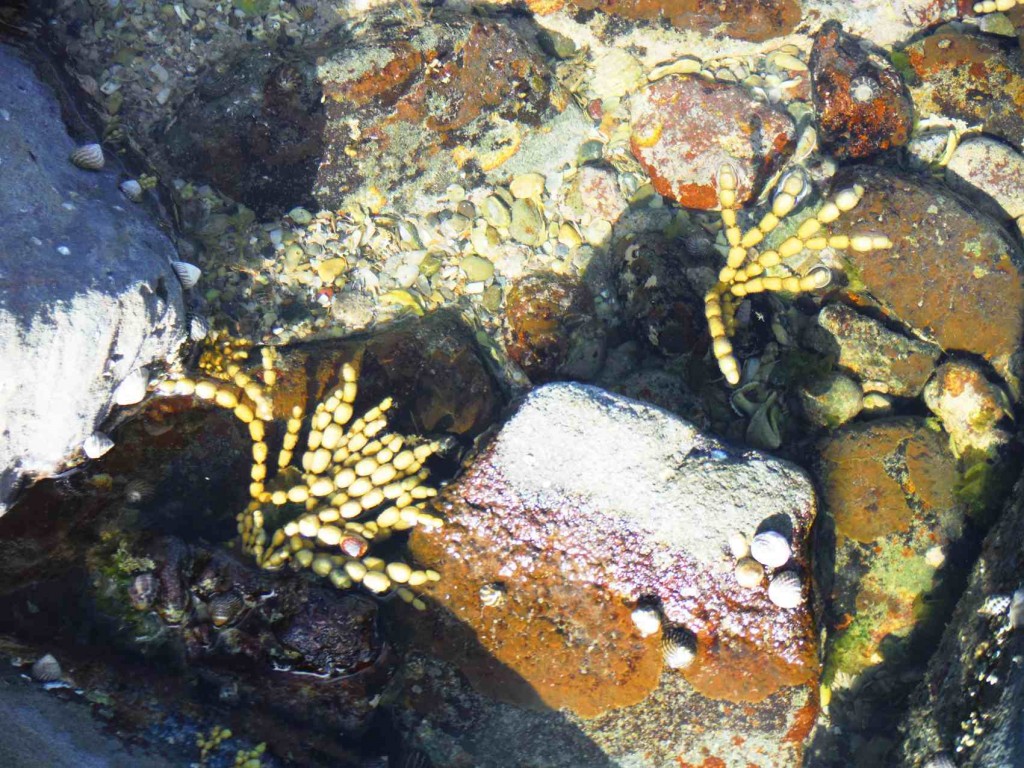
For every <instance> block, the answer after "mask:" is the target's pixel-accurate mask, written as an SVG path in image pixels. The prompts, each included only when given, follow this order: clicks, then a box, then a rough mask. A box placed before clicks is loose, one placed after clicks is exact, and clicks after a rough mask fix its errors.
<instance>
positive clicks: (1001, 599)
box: [978, 595, 1013, 616]
mask: <svg viewBox="0 0 1024 768" xmlns="http://www.w3.org/2000/svg"><path fill="white" fill-rule="evenodd" d="M1012 602H1013V596H1012V595H989V596H988V597H986V598H985V599H984V600H983V601H982V602H981V605H980V606H979V607H978V613H980V614H981V615H982V616H1002V615H1003V614H1005V613H1006V612H1007V611H1008V610H1010V603H1012Z"/></svg>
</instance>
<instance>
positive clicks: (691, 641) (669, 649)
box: [661, 627, 697, 669]
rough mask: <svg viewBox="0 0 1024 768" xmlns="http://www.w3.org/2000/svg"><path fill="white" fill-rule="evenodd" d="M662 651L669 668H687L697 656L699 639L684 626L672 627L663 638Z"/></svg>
mask: <svg viewBox="0 0 1024 768" xmlns="http://www.w3.org/2000/svg"><path fill="white" fill-rule="evenodd" d="M661 653H662V656H663V657H664V659H665V666H666V667H668V668H669V669H686V668H687V667H688V666H690V665H691V664H692V663H693V660H694V659H695V658H697V640H696V638H695V637H694V636H693V633H691V632H689V631H688V630H686V629H683V628H682V627H672V628H670V629H668V630H666V631H665V633H664V635H663V636H662V638H661Z"/></svg>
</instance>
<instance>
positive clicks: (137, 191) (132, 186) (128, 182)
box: [117, 179, 142, 203]
mask: <svg viewBox="0 0 1024 768" xmlns="http://www.w3.org/2000/svg"><path fill="white" fill-rule="evenodd" d="M117 187H118V189H120V190H121V194H123V195H124V196H125V197H127V198H128V199H129V200H131V201H132V202H133V203H137V202H139V201H140V200H142V185H141V184H139V182H137V181H136V180H135V179H125V180H124V181H122V182H121V183H120V184H118V185H117Z"/></svg>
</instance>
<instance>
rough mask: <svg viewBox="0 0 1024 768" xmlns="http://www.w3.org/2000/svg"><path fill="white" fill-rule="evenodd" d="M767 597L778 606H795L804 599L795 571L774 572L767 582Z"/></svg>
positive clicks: (798, 576)
mask: <svg viewBox="0 0 1024 768" xmlns="http://www.w3.org/2000/svg"><path fill="white" fill-rule="evenodd" d="M768 599H769V600H771V601H772V602H773V603H775V604H776V605H777V606H779V608H796V607H797V606H799V605H800V604H801V603H802V602H803V599H804V595H803V585H801V583H800V575H799V574H798V573H797V572H796V571H782V572H781V573H777V574H775V576H774V577H773V578H772V580H771V582H770V583H769V584H768Z"/></svg>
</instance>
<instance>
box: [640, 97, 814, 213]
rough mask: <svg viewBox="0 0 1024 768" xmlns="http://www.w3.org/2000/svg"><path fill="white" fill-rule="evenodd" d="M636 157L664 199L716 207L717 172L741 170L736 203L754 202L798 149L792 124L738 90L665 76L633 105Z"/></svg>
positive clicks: (710, 207) (738, 171) (698, 206)
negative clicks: (726, 168) (723, 168)
mask: <svg viewBox="0 0 1024 768" xmlns="http://www.w3.org/2000/svg"><path fill="white" fill-rule="evenodd" d="M631 109H632V120H633V125H632V130H633V132H632V137H631V139H630V144H631V147H632V150H633V154H634V155H635V156H636V158H637V160H639V161H640V164H641V165H643V167H644V169H645V170H646V171H647V173H648V174H650V176H651V181H652V182H653V183H654V188H655V189H656V190H657V191H658V193H659V194H661V195H664V196H665V197H669V198H671V199H673V200H675V201H677V202H678V203H679V204H680V205H682V206H684V207H686V208H701V209H704V210H711V209H714V208H717V207H718V170H719V168H720V167H721V165H722V164H723V163H730V164H731V165H732V166H733V167H734V168H735V169H736V171H737V181H738V188H737V192H736V199H737V201H738V202H740V203H742V202H743V201H745V200H748V199H750V198H751V197H754V196H756V195H757V194H758V193H759V192H760V189H761V186H762V185H763V184H764V182H765V181H766V180H767V179H768V178H769V177H770V176H771V175H772V173H774V172H775V170H776V169H777V168H778V167H779V165H780V164H781V163H782V161H783V160H784V159H785V158H786V156H787V155H788V154H789V153H790V152H792V151H793V148H794V128H793V121H792V120H791V119H790V118H789V116H788V115H786V114H785V113H783V112H780V111H778V110H776V109H773V108H771V107H770V106H768V105H766V104H764V103H762V102H759V101H757V100H755V99H754V98H753V97H752V96H750V95H749V94H748V93H747V91H746V90H745V89H744V88H743V87H742V86H738V85H726V84H723V83H716V82H707V81H704V80H701V79H699V78H694V77H666V78H663V79H662V80H658V81H657V82H655V83H653V84H652V85H650V86H649V87H647V88H644V89H643V90H641V91H639V92H638V93H636V94H635V95H634V97H633V100H632V102H631Z"/></svg>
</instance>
